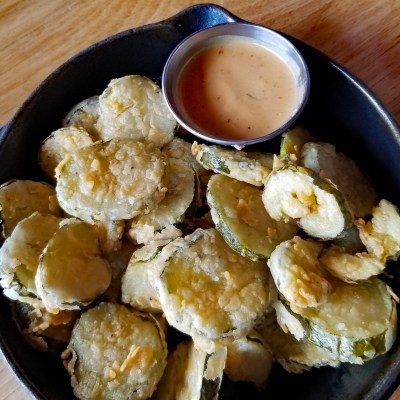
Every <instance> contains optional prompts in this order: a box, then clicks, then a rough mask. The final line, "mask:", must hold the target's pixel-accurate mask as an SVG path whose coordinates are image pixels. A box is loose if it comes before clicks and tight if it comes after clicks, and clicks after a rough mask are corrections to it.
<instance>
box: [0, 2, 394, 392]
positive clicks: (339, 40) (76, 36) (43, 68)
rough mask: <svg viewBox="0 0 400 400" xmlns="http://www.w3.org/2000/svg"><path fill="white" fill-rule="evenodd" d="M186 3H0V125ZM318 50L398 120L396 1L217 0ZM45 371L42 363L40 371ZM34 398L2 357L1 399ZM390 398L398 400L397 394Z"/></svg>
mask: <svg viewBox="0 0 400 400" xmlns="http://www.w3.org/2000/svg"><path fill="white" fill-rule="evenodd" d="M196 3H199V2H194V1H188V0H161V1H156V0H136V1H135V0H107V1H106V0H96V1H94V0H84V1H83V0H70V1H67V0H1V1H0V74H1V79H0V126H2V125H4V124H5V123H6V122H7V121H8V120H9V119H10V117H11V116H12V115H13V113H14V112H15V111H16V110H17V108H18V106H19V105H20V104H21V103H22V102H23V100H24V99H25V98H26V97H27V96H28V95H29V94H30V92H31V91H32V90H33V89H34V88H35V87H36V86H37V85H38V84H39V83H40V82H41V81H42V80H43V79H44V78H46V76H47V75H49V74H50V73H51V72H52V71H53V70H54V69H55V68H57V67H58V66H59V65H60V64H62V63H63V62H64V61H66V60H67V59H68V58H69V57H71V56H72V55H74V54H75V53H77V52H78V51H80V50H82V49H84V48H86V47H87V46H89V45H91V44H93V43H95V42H96V41H98V40H100V39H103V38H105V37H107V36H109V35H112V34H115V33H117V32H120V31H123V30H126V29H129V28H133V27H137V26H141V25H144V24H148V23H152V22H157V21H160V20H162V19H165V18H168V17H170V16H172V15H173V14H175V13H177V12H179V11H181V10H182V9H184V8H186V7H188V6H190V5H193V4H196ZM215 3H216V4H219V5H221V6H223V7H225V8H227V9H229V10H230V11H231V12H233V13H234V14H236V15H237V16H239V17H241V18H243V19H246V20H249V21H252V22H256V23H259V24H262V25H265V26H268V27H271V28H274V29H278V30H280V31H282V32H285V33H288V34H290V35H292V36H294V37H296V38H298V39H301V40H303V41H304V42H306V43H308V44H310V45H312V46H314V47H317V48H318V49H319V50H321V51H323V52H324V53H326V54H327V55H329V56H330V57H332V58H333V59H335V60H336V61H337V62H339V63H340V64H342V65H344V66H345V67H347V69H349V70H350V71H351V72H352V73H354V74H355V75H356V76H358V77H359V78H360V79H361V80H362V81H364V82H365V83H366V84H367V85H368V86H369V88H370V89H372V91H373V92H374V93H375V94H376V95H377V96H378V97H379V98H380V99H381V101H382V102H383V104H384V105H386V107H387V108H388V109H389V111H390V112H391V113H392V114H393V115H394V116H395V118H396V119H397V120H398V121H399V120H400V101H399V95H400V23H399V21H400V1H399V0H379V1H377V0H357V1H355V0H284V1H282V0H268V1H266V0H230V1H215ZM38 368H40V366H38ZM29 398H30V397H29V395H28V393H27V392H26V390H25V389H24V388H23V387H22V386H21V384H20V383H19V382H18V381H17V380H16V379H15V378H14V376H13V375H12V374H11V372H10V370H9V369H8V367H7V366H6V363H5V362H4V360H3V359H2V358H1V357H0V400H6V399H7V400H24V399H29ZM391 400H400V389H398V390H397V391H396V392H395V393H394V394H393V396H392V397H391Z"/></svg>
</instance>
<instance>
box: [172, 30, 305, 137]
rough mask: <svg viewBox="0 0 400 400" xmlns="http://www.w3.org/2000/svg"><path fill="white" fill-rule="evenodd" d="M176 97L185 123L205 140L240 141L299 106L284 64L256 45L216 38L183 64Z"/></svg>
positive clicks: (269, 128)
mask: <svg viewBox="0 0 400 400" xmlns="http://www.w3.org/2000/svg"><path fill="white" fill-rule="evenodd" d="M178 93H179V96H180V98H181V101H182V105H183V108H184V110H185V112H186V114H187V116H188V117H189V119H190V120H191V121H192V122H193V123H194V124H196V125H197V127H198V128H200V130H202V131H203V132H205V133H206V134H207V135H208V136H214V137H216V138H219V139H226V140H245V139H251V138H256V137H260V136H262V135H264V134H266V133H269V132H272V131H274V130H275V129H277V128H279V127H280V126H282V125H283V124H284V123H285V122H287V121H288V120H289V119H290V117H291V116H292V115H293V113H294V112H295V110H296V107H297V105H298V103H299V91H298V89H297V84H296V80H295V77H294V75H293V73H292V71H291V69H290V68H289V66H288V65H287V64H286V63H285V62H284V61H283V60H282V59H281V58H280V57H279V56H278V55H276V54H275V53H274V52H272V51H270V50H268V49H266V48H265V47H263V46H262V45H260V44H258V43H257V42H251V41H249V40H247V39H245V38H240V37H238V36H226V37H223V38H219V39H218V40H217V41H214V42H212V43H210V44H209V45H207V46H206V47H204V48H202V49H201V50H200V51H198V52H197V53H196V54H195V55H194V56H193V57H192V58H191V59H189V61H188V62H187V63H186V65H185V66H184V68H183V70H182V72H181V74H180V76H179V79H178Z"/></svg>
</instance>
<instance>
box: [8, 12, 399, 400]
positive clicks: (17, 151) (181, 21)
mask: <svg viewBox="0 0 400 400" xmlns="http://www.w3.org/2000/svg"><path fill="white" fill-rule="evenodd" d="M235 21H240V19H239V18H237V17H236V16H234V15H232V14H230V13H229V12H228V11H226V10H225V9H223V8H221V7H218V6H215V5H211V4H206V5H198V6H194V7H190V8H188V9H186V10H184V11H183V12H181V13H179V14H177V15H176V16H174V17H172V18H170V19H168V20H166V21H162V22H160V23H156V24H152V25H147V26H143V27H141V28H137V29H132V30H128V31H125V32H122V33H119V34H117V35H115V36H112V37H110V38H107V39H105V40H103V41H101V42H99V43H97V44H95V45H93V46H91V47H90V48H88V49H87V50H84V51H83V52H81V53H79V54H78V55H76V56H75V57H73V58H72V59H70V60H69V61H67V62H66V63H65V64H64V65H62V66H61V67H60V68H58V69H57V70H56V71H55V72H54V73H53V74H52V75H50V76H49V77H48V78H47V79H46V80H45V81H44V82H43V83H42V84H41V85H40V86H39V87H38V88H37V89H36V90H35V91H34V92H33V93H32V94H31V96H30V97H29V98H28V99H27V100H26V101H25V103H24V104H23V105H22V107H21V108H20V109H19V111H18V112H17V113H16V115H15V116H14V117H13V118H12V119H11V120H10V121H9V122H8V123H7V125H6V126H5V127H3V129H2V130H1V131H0V166H1V167H0V182H4V181H6V180H8V179H10V178H22V179H44V177H43V176H42V174H41V173H40V171H39V168H38V166H37V163H36V154H37V150H38V147H39V145H40V143H41V142H42V140H43V139H44V138H45V137H46V136H47V135H48V134H49V133H50V132H51V131H53V130H55V129H57V128H59V127H60V121H61V118H62V116H63V115H64V113H65V112H66V111H67V110H69V109H70V108H71V106H73V105H74V104H75V103H77V102H78V101H80V100H82V99H85V98H87V97H90V96H92V95H94V94H100V93H101V92H102V90H103V89H104V88H105V87H106V85H107V84H108V82H109V81H110V80H111V79H112V78H116V77H120V76H123V75H126V74H142V75H146V76H148V77H150V78H153V79H155V80H158V81H159V79H160V76H161V72H162V69H163V65H164V63H165V61H166V59H167V57H168V55H169V54H170V52H171V51H172V49H173V48H174V47H175V46H176V45H177V44H178V43H179V42H180V41H181V40H182V39H183V38H185V37H186V36H188V35H189V34H191V33H193V32H195V31H197V30H199V29H202V28H205V27H209V26H213V25H216V24H222V23H231V22H235ZM288 39H289V40H291V41H292V42H293V43H294V44H295V45H296V46H297V47H298V49H299V50H300V51H301V53H302V54H303V56H304V58H305V60H306V62H307V64H308V67H309V70H310V75H311V93H310V98H309V101H308V104H307V107H306V109H305V110H304V112H303V114H302V116H301V122H302V123H303V124H304V125H305V126H306V127H308V128H310V129H311V130H313V131H314V132H316V133H317V134H319V135H320V137H321V138H322V140H325V141H328V142H332V143H334V144H335V145H337V146H338V148H339V149H340V150H342V151H343V152H345V153H346V154H348V155H349V156H351V157H352V158H354V159H355V160H356V161H357V162H358V163H359V164H360V165H361V166H362V168H364V169H365V170H366V171H367V173H369V174H370V176H371V177H372V179H373V180H374V181H375V184H376V185H377V187H378V189H379V191H380V194H381V197H385V198H387V199H388V200H390V201H392V202H394V203H396V202H397V199H398V198H399V195H400V128H399V126H398V125H397V123H396V122H395V121H394V119H393V118H392V117H391V116H390V115H389V113H388V112H387V111H386V110H385V108H384V107H383V106H382V104H381V103H380V102H379V101H378V100H377V99H376V98H375V97H374V95H373V94H372V93H371V92H370V91H369V90H368V89H367V88H366V87H365V86H364V85H363V84H362V83H360V82H359V81H358V80H357V79H356V78H354V77H353V76H352V75H351V74H349V73H348V72H347V71H346V70H345V69H344V68H342V67H340V66H338V65H337V64H335V63H334V62H333V61H332V60H330V59H328V58H327V57H325V56H324V55H323V54H321V53H319V52H318V51H316V50H314V49H312V48H311V47H309V46H307V45H305V44H304V43H302V42H300V41H298V40H295V39H293V38H290V37H289V38H288ZM271 146H274V143H273V142H268V143H265V144H263V145H258V146H257V147H256V148H257V149H264V148H265V149H270V148H271ZM397 269H398V268H397ZM389 271H390V272H392V274H393V278H392V279H389V283H390V285H391V286H392V287H393V288H394V290H395V291H396V292H397V293H400V277H399V273H398V272H397V271H396V266H395V265H392V266H390V267H389ZM0 347H1V349H2V351H3V353H4V355H5V357H6V359H7V360H8V362H9V364H10V366H11V368H12V369H13V371H14V372H15V374H16V375H17V377H18V378H19V379H20V380H21V382H22V383H23V384H24V385H25V386H26V387H27V389H28V390H29V391H30V392H31V394H32V395H33V397H34V398H36V399H43V400H44V399H46V400H66V399H73V398H74V397H73V394H72V390H71V388H70V384H69V378H68V375H67V372H66V371H65V370H64V368H63V366H62V363H61V360H60V359H59V357H56V356H52V355H48V354H43V353H40V352H38V351H36V350H34V349H32V348H31V347H29V346H28V345H27V344H26V343H25V342H24V340H23V338H22V336H21V334H20V333H19V331H18V330H17V328H16V325H15V323H14V321H13V320H12V316H11V313H10V308H9V301H8V300H7V299H6V298H4V296H0ZM399 373H400V347H399V341H396V343H395V345H394V347H393V349H392V350H391V351H390V352H389V353H388V354H385V355H383V356H380V357H378V358H376V359H374V360H372V361H370V362H368V363H366V364H365V365H363V366H354V365H343V366H342V367H340V368H337V369H333V368H329V367H327V368H321V369H314V370H312V371H310V372H307V373H304V374H301V375H293V374H291V375H289V374H287V373H285V372H284V371H283V370H282V369H281V368H280V367H279V366H276V367H274V369H273V372H272V376H271V379H270V384H269V386H268V388H267V390H266V392H265V393H258V392H257V391H255V390H254V389H252V387H251V386H249V385H246V384H232V383H230V382H229V381H227V380H226V381H225V382H224V384H223V388H222V392H221V395H220V398H222V399H236V398H237V399H244V398H246V399H256V398H260V399H263V398H268V399H297V400H300V399H307V400H328V399H329V400H334V399H337V400H339V399H340V400H354V399H363V400H367V399H368V400H372V399H386V398H388V397H389V395H390V394H391V393H392V392H393V390H394V388H395V387H396V385H398V384H399V383H400V382H399V379H398V377H399Z"/></svg>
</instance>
